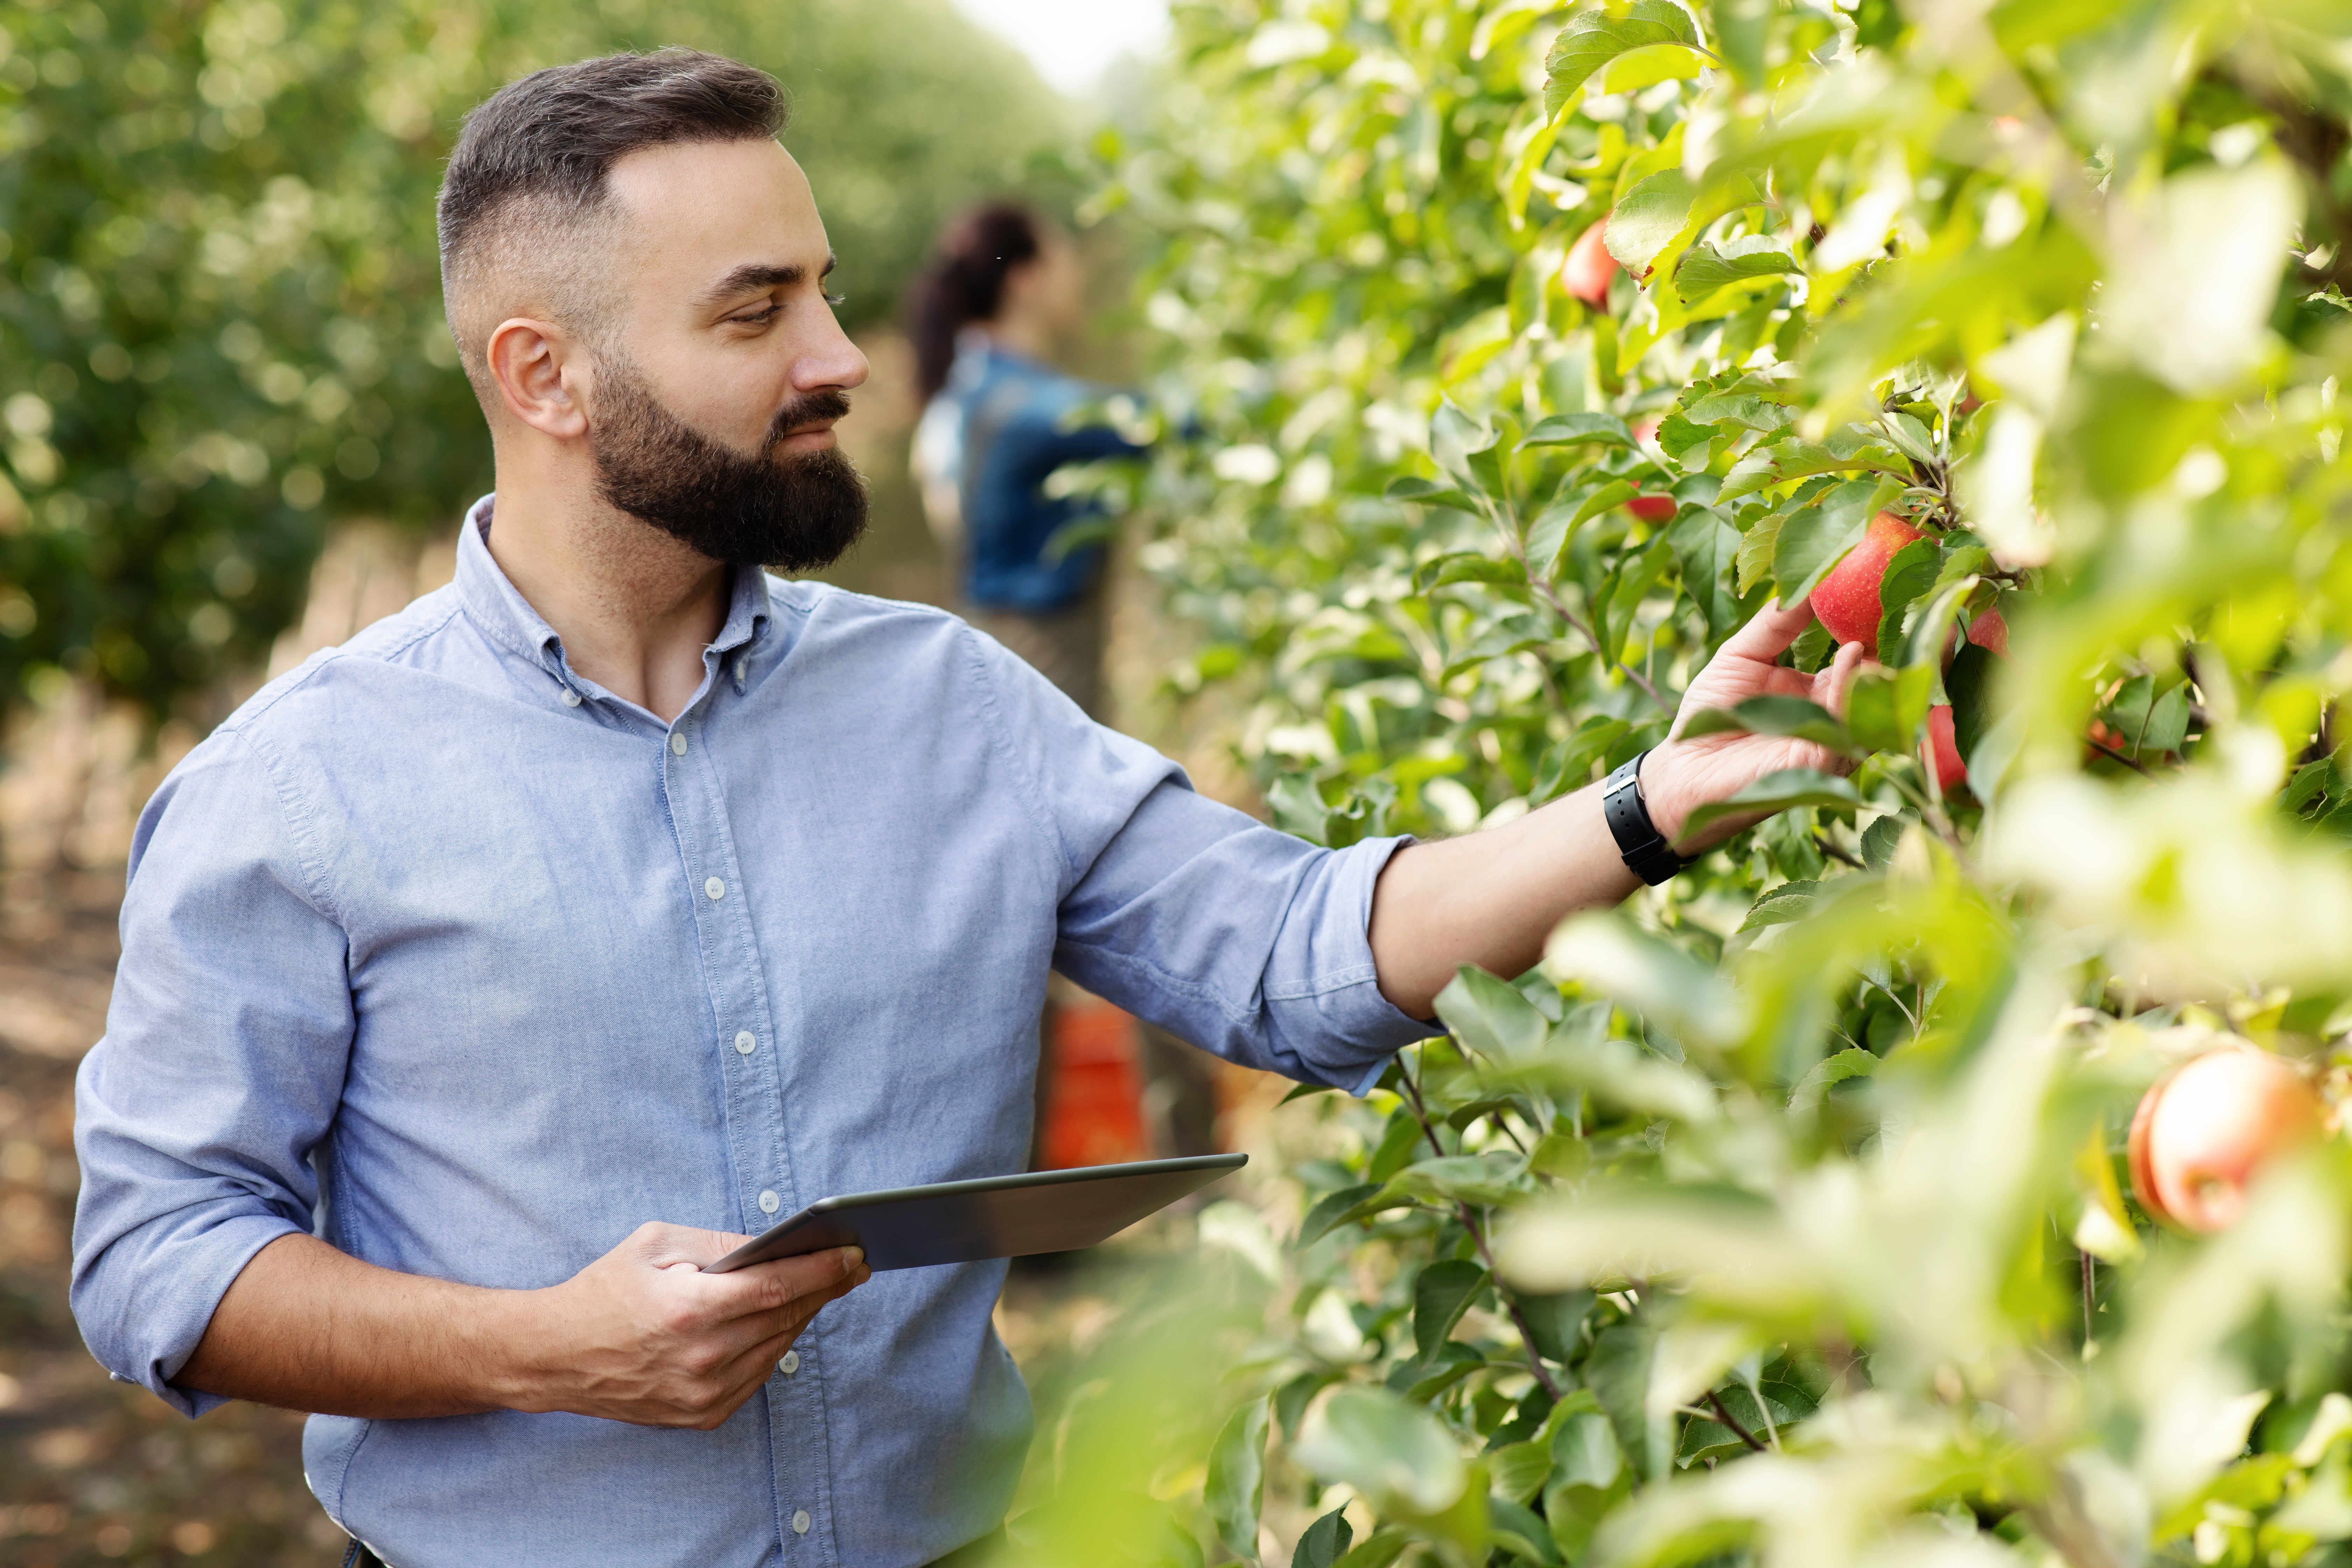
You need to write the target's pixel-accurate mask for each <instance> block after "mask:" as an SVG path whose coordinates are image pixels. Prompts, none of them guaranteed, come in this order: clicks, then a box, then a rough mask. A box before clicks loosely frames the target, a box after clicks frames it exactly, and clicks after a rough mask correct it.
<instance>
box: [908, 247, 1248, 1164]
mask: <svg viewBox="0 0 2352 1568" xmlns="http://www.w3.org/2000/svg"><path fill="white" fill-rule="evenodd" d="M907 314H908V335H909V336H910V337H911V338H912V339H913V340H914V346H915V374H916V377H917V380H918V382H919V384H920V386H921V389H922V395H923V398H924V402H925V407H924V410H923V417H922V421H921V423H920V424H919V426H917V427H916V432H915V450H914V468H915V474H916V478H917V479H919V480H920V481H921V483H922V487H923V510H924V511H925V512H926V513H927V514H928V515H929V519H930V523H931V528H932V531H934V532H935V533H936V534H938V535H939V539H940V544H941V545H942V546H943V547H944V548H945V549H946V550H947V552H948V554H949V557H950V560H951V561H953V562H954V563H955V570H956V573H957V580H958V589H959V596H960V597H961V601H962V603H961V605H960V606H959V608H960V610H961V613H962V615H963V616H964V618H965V619H966V620H968V621H970V622H971V624H972V625H974V626H978V627H980V629H981V630H982V631H984V632H986V633H988V634H989V635H990V636H991V637H994V638H996V640H997V641H999V642H1001V643H1003V645H1004V646H1005V647H1009V648H1011V649H1012V650H1013V652H1014V653H1017V654H1019V655H1020V656H1021V657H1022V658H1024V659H1026V660H1028V661H1029V663H1030V664H1032V665H1034V666H1035V667H1036V668H1037V670H1038V671H1039V672H1040V673H1041V674H1043V675H1044V676H1045V678H1046V679H1048V680H1051V681H1052V682H1053V683H1054V684H1055V686H1057V687H1059V688H1061V689H1062V690H1063V691H1064V692H1065V693H1066V694H1067V695H1068V696H1069V698H1070V699H1071V700H1073V701H1075V702H1076V703H1077V705H1078V706H1079V707H1080V708H1082V709H1084V710H1086V711H1087V715H1088V716H1089V717H1090V718H1093V719H1095V720H1097V721H1103V720H1106V719H1107V718H1108V712H1107V711H1106V708H1105V703H1104V700H1103V676H1102V661H1103V592H1102V575H1103V554H1104V552H1103V548H1102V546H1101V544H1100V543H1099V542H1087V543H1075V542H1072V540H1071V539H1070V538H1069V537H1068V534H1075V533H1077V532H1079V531H1082V530H1083V529H1084V528H1085V525H1087V523H1089V522H1093V521H1097V520H1099V519H1100V517H1101V512H1100V510H1099V509H1098V508H1097V507H1095V506H1093V505H1092V504H1091V503H1089V502H1087V501H1084V500H1078V499H1076V498H1071V497H1059V498H1057V497H1055V496H1051V495H1048V494H1047V493H1046V485H1045V481H1046V480H1047V479H1049V478H1051V477H1052V475H1053V473H1054V470H1055V469H1056V468H1062V467H1064V466H1065V465H1066V464H1070V463H1083V462H1087V461H1089V460H1091V459H1094V458H1108V457H1115V456H1118V455H1121V454H1125V453H1133V452H1138V451H1140V450H1141V448H1140V447H1137V446H1135V445H1133V444H1132V443H1130V442H1129V441H1128V440H1127V439H1126V438H1125V437H1121V436H1120V435H1119V434H1118V432H1117V431H1115V430H1113V429H1111V428H1110V427H1109V426H1107V425H1102V424H1087V423H1078V424H1076V425H1073V424H1072V423H1071V420H1072V416H1073V414H1074V413H1075V411H1076V410H1077V409H1078V408H1080V407H1081V406H1083V405H1086V404H1088V403H1092V402H1095V401H1096V400H1097V399H1099V398H1100V397H1101V396H1102V395H1103V391H1104V389H1103V388H1101V387H1098V386H1093V385H1090V384H1087V383H1086V382H1083V381H1080V380H1078V379H1077V378H1076V377H1075V376H1072V375H1069V374H1065V373H1064V372H1062V371H1060V370H1057V369H1055V366H1054V361H1055V359H1056V357H1058V355H1059V354H1060V353H1061V352H1062V351H1063V350H1064V348H1065V347H1066V345H1067V344H1069V343H1070V342H1072V341H1073V340H1075V339H1076V336H1077V334H1078V332H1079V331H1080V330H1081V329H1082V328H1083V327H1084V325H1085V322H1086V274H1085V269H1084V268H1082V267H1081V266H1080V264H1079V261H1078V254H1077V247H1076V246H1074V245H1073V244H1072V243H1071V242H1070V240H1069V237H1067V236H1066V235H1064V234H1063V233H1061V232H1060V231H1059V230H1058V229H1056V228H1055V227H1054V226H1052V225H1051V224H1049V223H1047V222H1046V221H1045V219H1044V218H1042V217H1040V216H1038V215H1037V214H1035V213H1034V212H1033V211H1031V210H1030V209H1029V208H1027V207H1025V206H1022V205H1017V204H1015V203H1012V202H992V203H990V204H989V205H985V206H982V207H979V208H976V209H975V210H973V211H971V212H970V213H967V214H965V215H964V216H962V217H961V218H960V219H959V220H957V221H956V222H955V223H954V224H952V225H950V226H949V228H948V230H947V232H946V233H945V234H944V235H943V236H941V237H940V245H939V249H938V250H937V251H936V252H935V253H934V254H933V256H932V258H931V260H930V263H929V266H927V267H926V268H924V269H923V271H922V272H921V274H920V275H919V276H918V277H917V279H916V280H915V285H914V288H913V289H912V291H911V294H910V297H909V299H908V311H907ZM1066 531H1068V533H1067V534H1066ZM1056 535H1064V536H1065V537H1064V538H1063V539H1062V540H1060V541H1058V542H1057V540H1056V537H1055V536H1056ZM1043 1029H1044V1038H1045V1052H1044V1056H1043V1059H1042V1060H1041V1061H1040V1063H1039V1070H1038V1075H1037V1100H1038V1116H1037V1138H1036V1142H1035V1144H1034V1147H1033V1150H1032V1160H1031V1163H1032V1164H1034V1165H1041V1166H1066V1165H1081V1164H1097V1163H1103V1162H1104V1161H1107V1160H1116V1159H1121V1158H1129V1159H1132V1158H1137V1157H1139V1156H1141V1155H1143V1154H1146V1153H1150V1152H1153V1150H1152V1148H1151V1147H1150V1145H1157V1150H1158V1152H1162V1153H1169V1154H1199V1153H1206V1152H1209V1151H1210V1150H1211V1149H1213V1147H1214V1146H1215V1122H1216V1099H1215V1089H1214V1085H1213V1077H1212V1074H1213V1070H1214V1063H1213V1062H1212V1061H1211V1060H1210V1058H1208V1057H1206V1056H1204V1055H1202V1053H1200V1052H1198V1051H1195V1050H1192V1048H1190V1047H1188V1046H1186V1045H1185V1044H1184V1043H1183V1042H1182V1041H1180V1040H1178V1039H1177V1038H1176V1037H1174V1036H1172V1035H1170V1034H1168V1033H1167V1032H1166V1031H1164V1030H1161V1029H1157V1028H1153V1027H1150V1026H1144V1025H1139V1023H1138V1022H1137V1020H1135V1019H1132V1018H1129V1017H1128V1016H1126V1015H1125V1014H1123V1013H1121V1012H1119V1011H1118V1009H1117V1008H1115V1007H1113V1006H1111V1005H1110V1004H1109V1003H1108V1002H1104V1001H1101V1000H1099V999H1097V998H1095V997H1091V996H1088V995H1087V994H1085V993H1084V992H1081V991H1079V990H1078V989H1077V988H1076V986H1074V985H1071V984H1069V983H1068V982H1066V981H1064V980H1062V979H1061V978H1060V977H1059V976H1058V975H1057V976H1055V980H1054V984H1053V986H1052V988H1051V989H1050V990H1049V991H1048V993H1047V1002H1046V1007H1045V1019H1044V1022H1043ZM1139 1057H1140V1060H1139V1059H1138V1058H1139ZM1139 1079H1150V1084H1149V1087H1148V1088H1146V1087H1144V1085H1143V1084H1142V1083H1141V1082H1140V1081H1139Z"/></svg>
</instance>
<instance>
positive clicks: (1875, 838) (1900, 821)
mask: <svg viewBox="0 0 2352 1568" xmlns="http://www.w3.org/2000/svg"><path fill="white" fill-rule="evenodd" d="M1907 820H1908V819H1907V818H1905V817H1900V816H1882V817H1880V818H1878V819H1877V820H1876V821H1874V822H1873V823H1872V824H1871V825H1870V826H1868V827H1865V828H1864V829H1863V830H1862V863H1863V864H1864V865H1865V866H1867V867H1869V868H1871V869H1872V870H1874V871H1884V870H1885V869H1886V863H1887V862H1888V861H1889V860H1892V859H1894V858H1895V846H1896V845H1897V844H1900V843H1901V842H1903V829H1904V826H1905V825H1906V821H1907Z"/></svg>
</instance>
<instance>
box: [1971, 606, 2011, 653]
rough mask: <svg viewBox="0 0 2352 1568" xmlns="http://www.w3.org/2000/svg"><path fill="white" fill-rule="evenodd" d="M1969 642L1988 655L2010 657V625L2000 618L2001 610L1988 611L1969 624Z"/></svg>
mask: <svg viewBox="0 0 2352 1568" xmlns="http://www.w3.org/2000/svg"><path fill="white" fill-rule="evenodd" d="M1969 641H1970V642H1972V643H1974V644H1976V645H1977V647H1980V648H1983V649H1984V650H1985V651H1986V652H1987V653H1997V654H1999V655H2000V657H2001V658H2008V657H2009V623H2008V622H2007V621H2004V620H2002V619H2001V618H2000V611H1999V610H1987V611H1986V612H1985V613H1984V614H1983V615H1981V616H1978V617H1977V618H1976V619H1975V620H1973V621H1970V622H1969Z"/></svg>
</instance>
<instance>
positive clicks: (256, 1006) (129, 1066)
mask: <svg viewBox="0 0 2352 1568" xmlns="http://www.w3.org/2000/svg"><path fill="white" fill-rule="evenodd" d="M316 848H317V846H316V843H315V840H314V839H313V837H312V836H311V825H310V822H309V820H308V819H307V817H306V816H304V814H303V813H302V811H301V809H300V806H299V803H298V802H296V801H295V800H294V799H293V798H292V797H291V796H290V795H288V794H287V793H285V792H284V791H283V790H281V789H280V787H279V785H278V781H277V777H276V775H275V774H274V773H273V771H272V769H271V767H270V766H269V765H268V757H267V754H266V753H265V752H264V751H263V750H262V749H261V748H260V747H259V746H258V745H257V743H256V742H253V741H251V740H249V739H248V738H247V737H246V736H244V735H243V734H241V733H238V732H234V731H219V732H216V733H215V734H214V735H213V736H212V737H211V738H210V739H208V740H207V741H206V742H205V743H204V744H203V745H202V746H200V747H198V748H197V750H196V751H195V752H193V753H191V754H190V756H189V757H188V759H187V760H186V761H185V762H184V763H182V764H181V765H180V767H179V768H178V769H176V770H174V772H173V774H172V776H171V778H170V779H169V780H167V781H166V782H165V784H164V785H163V788H162V789H161V790H159V791H158V792H157V793H156V795H155V798H154V799H153V800H152V802H151V803H150V804H149V805H148V807H147V809H146V811H145V812H144V813H143V814H142V816H141V819H140V824H139V829H138V833H137V837H136V838H135V839H134V842H133V846H132V854H131V877H130V883H129V887H128V889H127V891H126V893H125V896H124V899H123V904H122V928H121V929H122V959H121V964H120V966H119V967H118V969H117V970H116V973H115V984H114V997H113V1001H112V1004H111V1005H110V1007H109V1008H108V1011H107V1020H106V1035H105V1037H104V1038H103V1039H101V1040H100V1041H99V1043H98V1044H97V1045H96V1046H95V1047H91V1049H90V1052H89V1056H88V1057H86V1058H84V1059H83V1061H82V1065H81V1070H80V1073H79V1077H78V1078H77V1079H76V1084H75V1121H74V1149H75V1152H76V1153H77V1154H78V1155H79V1158H80V1161H81V1175H82V1186H81V1198H80V1203H79V1207H78V1209H77V1211H76V1214H75V1218H74V1257H73V1311H74V1317H75V1320H76V1321H78V1322H79V1324H80V1326H81V1331H82V1337H83V1339H84V1340H85V1341H86V1342H88V1343H89V1348H90V1351H91V1352H92V1353H93V1354H94V1355H96V1356H97V1358H98V1360H99V1361H100V1363H102V1364H103V1365H104V1366H106V1367H107V1368H108V1369H109V1370H110V1371H111V1372H112V1373H114V1374H115V1375H116V1376H118V1377H121V1378H124V1379H127V1380H129V1381H131V1382H134V1383H139V1384H144V1385H145V1386H147V1387H149V1388H151V1389H153V1390H154V1391H155V1392H156V1393H157V1394H160V1395H162V1396H163V1398H164V1399H165V1400H166V1401H168V1402H169V1403H170V1404H171V1405H173V1406H174V1407H175V1408H177V1409H179V1410H180V1411H182V1412H184V1414H187V1415H201V1414H202V1413H203V1412H204V1411H205V1410H208V1409H210V1408H211V1407H212V1406H214V1405H218V1404H220V1403H222V1401H221V1400H220V1399H219V1398H218V1397H217V1396H215V1395H212V1394H200V1393H194V1392H192V1391H189V1390H184V1389H181V1388H178V1387H175V1386H174V1385H173V1383H172V1378H173V1375H174V1374H175V1373H178V1371H179V1369H180V1368H181V1366H182V1365H183V1364H184V1363H185V1362H186V1361H187V1359H188V1357H189V1356H190V1355H191V1354H193V1353H194V1350H195V1347H196V1342H197V1341H199V1340H200V1339H202V1338H203V1336H204V1332H205V1326H206V1325H207V1324H208V1323H209V1322H210V1321H212V1315H213V1310H214V1309H215V1307H217V1306H218V1305H219V1303H220V1299H221V1297H222V1295H223V1294H224V1293H225V1292H226V1290H227V1289H228V1287H229V1284H230V1282H231V1281H232V1280H234V1279H236V1276H237V1273H238V1271H239V1270H241V1269H242V1268H244V1267H245V1266H246V1264H247V1262H249V1261H250V1260H251V1259H252V1258H253V1255H254V1254H255V1253H257V1252H258V1251H259V1250H261V1248H262V1247H266V1246H268V1244H269V1243H270V1242H272V1241H274V1240H276V1239H277V1238H278V1237H281V1236H285V1235H288V1234H289V1233H292V1232H296V1231H308V1230H310V1228H311V1222H312V1217H313V1214H314V1211H315V1207H316V1205H317V1203H318V1199H319V1193H318V1183H317V1180H316V1177H315V1175H314V1173H313V1170H312V1167H311V1164H310V1153H311V1151H312V1150H313V1148H314V1147H315V1146H316V1145H317V1144H318V1142H319V1141H320V1138H322V1137H323V1136H324V1135H325V1133H326V1131H327V1129H328V1127H329V1126H330V1125H331V1122H332V1121H333V1120H334V1114H335V1109H336V1106H337V1104H338V1102H339V1100H340V1099H341V1089H342V1081H343V1072H344V1067H345V1064H346V1062H347V1060H348V1058H349V1054H350V1049H351V1041H352V999H351V986H350V983H349V979H348V966H347V952H348V946H347V943H346V942H345V939H344V934H343V931H342V929H341V925H340V924H339V923H338V922H337V921H336V920H335V919H334V918H333V917H332V915H331V912H330V906H329V904H328V901H327V900H326V899H325V897H324V895H323V892H322V887H323V882H322V879H321V876H320V865H319V863H318V860H317V856H316Z"/></svg>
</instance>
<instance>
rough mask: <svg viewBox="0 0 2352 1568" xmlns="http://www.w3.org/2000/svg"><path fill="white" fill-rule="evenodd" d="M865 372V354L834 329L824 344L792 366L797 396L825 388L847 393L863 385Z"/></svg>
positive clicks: (847, 336) (848, 338)
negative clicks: (835, 388)
mask: <svg viewBox="0 0 2352 1568" xmlns="http://www.w3.org/2000/svg"><path fill="white" fill-rule="evenodd" d="M867 369H868V366H867V365H866V354H865V351H863V350H862V349H860V348H859V347H858V346H857V345H856V343H855V342H851V341H850V337H849V334H848V333H847V332H845V331H842V330H841V329H840V328H839V327H837V326H836V327H835V328H834V329H833V330H832V331H831V332H830V333H829V334H828V336H827V338H826V339H825V341H824V342H819V343H817V344H815V345H814V346H813V347H812V349H811V350H810V352H809V353H804V354H803V355H802V356H801V358H800V362H799V363H796V364H795V365H793V389H794V390H795V391H799V392H815V391H819V390H821V389H823V388H824V387H828V386H833V387H839V388H840V389H841V390H842V391H844V392H847V391H849V390H851V389H852V388H854V387H859V386H863V385H865V384H866V371H867Z"/></svg>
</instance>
